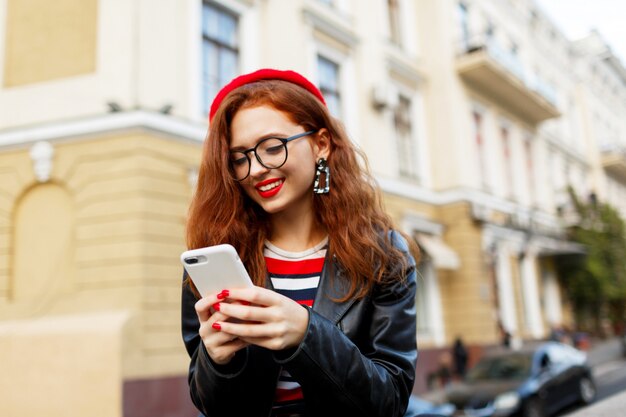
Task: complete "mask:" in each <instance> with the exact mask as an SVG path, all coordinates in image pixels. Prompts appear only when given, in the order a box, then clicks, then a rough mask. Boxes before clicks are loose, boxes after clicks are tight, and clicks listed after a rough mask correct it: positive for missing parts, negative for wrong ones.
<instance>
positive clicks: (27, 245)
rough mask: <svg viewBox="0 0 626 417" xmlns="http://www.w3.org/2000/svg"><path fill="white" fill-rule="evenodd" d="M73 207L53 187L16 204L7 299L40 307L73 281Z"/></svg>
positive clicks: (64, 194) (30, 193) (61, 190)
mask: <svg viewBox="0 0 626 417" xmlns="http://www.w3.org/2000/svg"><path fill="white" fill-rule="evenodd" d="M74 219H75V216H74V207H73V202H72V199H71V197H70V195H69V194H68V193H67V191H66V190H65V189H64V188H63V187H61V186H59V185H56V184H43V185H38V186H36V187H34V188H32V189H30V190H29V191H27V192H26V193H25V194H24V195H23V196H22V197H21V198H20V199H19V200H18V202H17V206H16V207H15V211H14V217H13V245H12V246H13V256H12V262H11V264H12V268H11V269H12V274H11V281H10V299H11V300H12V301H15V302H29V301H32V302H36V303H38V304H39V307H33V310H35V311H36V310H38V309H41V305H42V304H45V302H46V301H47V300H50V299H51V298H53V297H55V296H56V295H58V294H59V293H63V292H67V291H69V290H70V289H71V286H72V283H73V281H74V271H75V267H74V246H75V244H74V236H75V233H74Z"/></svg>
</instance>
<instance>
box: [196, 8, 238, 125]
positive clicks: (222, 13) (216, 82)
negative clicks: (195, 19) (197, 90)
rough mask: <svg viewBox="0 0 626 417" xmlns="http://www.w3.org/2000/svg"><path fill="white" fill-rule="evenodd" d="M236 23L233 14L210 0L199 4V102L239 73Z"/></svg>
mask: <svg viewBox="0 0 626 417" xmlns="http://www.w3.org/2000/svg"><path fill="white" fill-rule="evenodd" d="M238 32H239V22H238V18H237V16H236V15H235V14H233V13H230V12H228V11H226V10H225V9H222V8H220V7H217V6H216V5H214V4H212V3H204V4H203V7H202V102H203V103H204V104H203V109H204V112H205V113H208V112H209V105H210V103H211V101H212V100H213V97H215V95H216V94H217V92H218V91H219V89H220V88H222V87H223V86H224V85H225V84H226V83H227V82H229V81H230V80H231V79H232V78H234V77H235V76H236V75H237V74H238V72H239V35H238Z"/></svg>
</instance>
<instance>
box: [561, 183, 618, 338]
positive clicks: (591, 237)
mask: <svg viewBox="0 0 626 417" xmlns="http://www.w3.org/2000/svg"><path fill="white" fill-rule="evenodd" d="M569 194H570V197H571V200H572V203H573V207H574V210H575V213H576V215H577V218H578V221H577V223H576V224H575V225H574V226H572V227H570V229H569V238H570V239H571V240H573V241H575V242H578V243H581V244H583V245H584V246H585V247H586V249H587V253H586V254H585V255H582V256H581V255H567V256H562V257H560V259H559V260H558V263H557V265H558V267H559V275H560V277H561V279H562V281H563V284H564V285H563V286H564V288H565V291H566V293H567V295H568V297H569V299H570V300H571V302H572V305H573V307H574V314H575V317H576V321H577V324H578V326H579V327H581V328H583V329H586V330H590V331H594V332H595V333H598V334H601V333H602V329H601V321H602V319H604V318H607V319H609V320H610V322H611V324H612V325H613V327H614V328H615V329H617V328H620V327H621V326H623V325H624V321H625V320H626V225H625V223H624V220H623V219H622V217H621V216H620V214H619V212H618V211H617V210H616V209H615V208H613V207H612V206H610V205H609V204H606V203H601V202H598V201H597V199H595V198H590V199H589V201H584V200H581V199H580V198H579V197H578V196H577V195H576V193H575V192H574V191H573V190H572V189H571V188H570V189H569Z"/></svg>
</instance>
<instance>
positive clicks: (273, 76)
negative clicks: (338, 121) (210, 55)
mask: <svg viewBox="0 0 626 417" xmlns="http://www.w3.org/2000/svg"><path fill="white" fill-rule="evenodd" d="M259 80H283V81H288V82H290V83H293V84H297V85H299V86H300V87H302V88H304V89H306V90H307V91H309V92H310V93H311V94H313V95H314V96H315V97H317V98H318V99H319V101H321V102H322V104H324V105H326V101H325V100H324V96H322V93H321V92H320V90H319V89H318V88H317V87H316V86H315V85H314V84H313V83H312V82H311V81H309V80H307V79H306V78H304V76H302V75H300V74H298V73H297V72H295V71H281V70H275V69H271V68H263V69H260V70H257V71H254V72H251V73H250V74H244V75H240V76H239V77H236V78H233V79H232V81H231V82H229V83H228V84H226V85H225V86H224V87H222V89H221V90H220V91H219V92H218V93H217V95H216V96H215V98H214V99H213V103H212V104H211V111H210V112H209V121H211V120H213V116H214V115H215V112H217V109H218V108H219V107H220V104H222V100H224V97H226V96H227V95H228V93H230V92H231V91H233V90H235V89H236V88H239V87H241V86H242V85H245V84H250V83H253V82H255V81H259Z"/></svg>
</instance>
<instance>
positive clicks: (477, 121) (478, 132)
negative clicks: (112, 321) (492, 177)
mask: <svg viewBox="0 0 626 417" xmlns="http://www.w3.org/2000/svg"><path fill="white" fill-rule="evenodd" d="M472 121H473V122H474V140H475V142H476V154H477V159H478V161H477V162H478V164H477V165H476V166H477V170H478V177H479V178H480V184H481V187H482V188H483V189H485V190H486V189H488V188H489V184H488V183H487V164H486V162H487V158H485V152H486V149H485V140H484V138H483V115H482V114H481V113H479V112H478V111H473V112H472Z"/></svg>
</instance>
